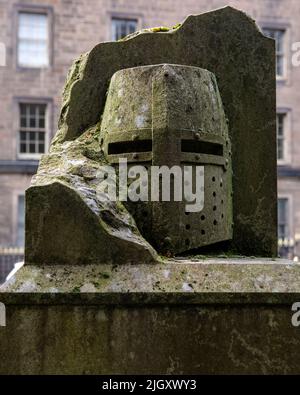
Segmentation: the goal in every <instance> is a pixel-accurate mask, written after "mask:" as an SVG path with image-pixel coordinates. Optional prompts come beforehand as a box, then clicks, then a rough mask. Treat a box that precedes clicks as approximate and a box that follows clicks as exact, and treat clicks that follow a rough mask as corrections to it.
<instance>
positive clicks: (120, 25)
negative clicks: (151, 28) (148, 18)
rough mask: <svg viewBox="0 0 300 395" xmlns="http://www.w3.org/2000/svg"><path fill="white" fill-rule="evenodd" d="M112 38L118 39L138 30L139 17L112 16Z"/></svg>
mask: <svg viewBox="0 0 300 395" xmlns="http://www.w3.org/2000/svg"><path fill="white" fill-rule="evenodd" d="M111 26H112V40H113V41H118V40H120V39H121V38H123V37H125V36H127V35H128V34H131V33H134V32H135V31H136V30H137V26H138V21H137V19H122V18H112V20H111Z"/></svg>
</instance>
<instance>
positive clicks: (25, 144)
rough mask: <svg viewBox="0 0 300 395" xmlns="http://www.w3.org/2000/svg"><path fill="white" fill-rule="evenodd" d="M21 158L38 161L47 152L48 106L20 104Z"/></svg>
mask: <svg viewBox="0 0 300 395" xmlns="http://www.w3.org/2000/svg"><path fill="white" fill-rule="evenodd" d="M19 112H20V117H19V119H20V121H19V156H20V157H22V156H23V157H32V158H35V159H38V158H39V157H40V155H41V154H43V153H44V152H45V150H46V142H47V117H46V115H47V114H46V113H47V105H46V104H41V103H20V104H19Z"/></svg>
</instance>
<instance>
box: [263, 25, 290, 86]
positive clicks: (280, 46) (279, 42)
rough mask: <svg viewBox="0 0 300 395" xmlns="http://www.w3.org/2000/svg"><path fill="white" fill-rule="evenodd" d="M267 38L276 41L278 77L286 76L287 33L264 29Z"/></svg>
mask: <svg viewBox="0 0 300 395" xmlns="http://www.w3.org/2000/svg"><path fill="white" fill-rule="evenodd" d="M263 32H264V34H265V35H266V36H268V37H270V38H273V39H274V40H275V41H276V75H277V77H279V78H283V77H284V76H285V56H284V55H285V53H284V52H285V33H286V31H285V30H284V29H263Z"/></svg>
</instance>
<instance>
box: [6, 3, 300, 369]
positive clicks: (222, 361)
mask: <svg viewBox="0 0 300 395" xmlns="http://www.w3.org/2000/svg"><path fill="white" fill-rule="evenodd" d="M275 96H276V95H275V49H274V41H273V40H271V39H269V38H267V37H265V36H263V35H262V33H261V32H260V31H259V29H258V28H257V26H256V25H255V23H254V22H253V21H252V20H251V19H249V17H247V16H246V15H245V14H244V13H242V12H240V11H238V10H235V9H233V8H231V7H226V8H223V9H219V10H216V11H213V12H209V13H206V14H202V15H199V16H190V17H188V18H187V19H186V20H185V21H184V22H183V24H182V25H177V26H175V27H174V28H170V29H166V28H163V29H160V28H154V29H146V30H144V31H141V32H137V33H134V34H133V35H131V36H128V37H126V38H125V39H123V40H121V41H119V42H116V43H102V44H99V45H97V46H96V47H95V48H94V49H92V51H91V52H89V53H88V54H85V55H83V56H82V57H81V58H80V59H79V60H78V61H76V62H75V63H74V65H73V67H72V69H71V70H70V73H69V75H68V78H67V82H66V86H65V90H64V94H63V107H62V111H61V116H60V120H59V129H58V132H57V134H56V136H55V138H54V140H53V142H52V145H51V148H50V152H49V154H47V155H44V156H43V158H42V160H41V162H40V166H39V169H38V173H37V174H36V175H35V177H34V178H33V180H32V185H31V187H30V188H29V189H28V190H27V192H26V247H25V265H24V267H23V268H22V269H20V270H19V272H17V274H16V275H15V276H13V277H12V278H11V279H10V280H9V281H7V282H6V283H5V284H4V286H3V287H2V288H1V292H0V302H1V303H4V304H5V305H6V314H7V318H6V327H5V328H2V329H1V328H0V345H1V347H0V350H1V351H0V353H1V356H0V357H1V358H0V373H95V374H100V373H268V372H269V373H295V372H298V373H299V371H300V357H299V354H298V352H297V348H298V347H299V345H300V333H299V334H298V332H297V328H294V327H292V325H291V304H292V303H293V302H295V301H296V300H297V298H299V297H300V295H299V286H300V267H299V266H298V265H296V264H293V263H291V262H288V261H282V260H279V259H277V258H276V256H277V235H276V227H277V218H276V200H277V197H276V127H275ZM162 169H169V170H170V169H171V171H169V173H167V175H168V180H169V181H170V185H169V187H170V188H169V190H167V192H168V193H169V195H168V193H167V192H166V190H165V189H164V181H165V180H166V179H164V178H163V177H164V173H163V171H162ZM125 176H126V177H125ZM155 176H156V181H158V182H157V183H155V182H154V181H153V180H154V179H155ZM124 177H125V178H124ZM124 180H125V181H124ZM149 185H150V186H151V188H149ZM193 185H196V187H195V188H196V192H195V188H194V189H193ZM170 191H171V192H170ZM172 191H173V192H172ZM172 193H173V194H172ZM165 194H166V195H168V196H167V199H163V197H164V196H165ZM142 196H143V197H144V199H141V197H142ZM128 197H131V198H130V199H128ZM137 197H139V198H140V199H137ZM291 338H292V339H293V341H291Z"/></svg>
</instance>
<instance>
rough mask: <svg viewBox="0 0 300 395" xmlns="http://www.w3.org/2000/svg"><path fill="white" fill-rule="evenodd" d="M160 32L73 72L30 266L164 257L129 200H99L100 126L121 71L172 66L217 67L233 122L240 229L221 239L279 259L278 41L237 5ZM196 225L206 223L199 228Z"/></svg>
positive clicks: (31, 237)
mask: <svg viewBox="0 0 300 395" xmlns="http://www.w3.org/2000/svg"><path fill="white" fill-rule="evenodd" d="M157 30H159V29H152V30H151V29H148V30H146V31H142V32H139V33H136V34H133V35H132V36H129V37H127V38H126V39H125V40H123V41H120V42H114V43H102V44H99V45H97V46H96V47H95V48H93V50H92V51H91V52H89V53H88V54H86V55H84V56H82V57H81V58H80V59H79V60H78V61H76V62H75V64H74V66H73V68H72V69H71V71H70V73H69V76H68V79H67V82H66V86H65V90H64V99H63V108H62V112H61V116H60V121H59V130H58V132H57V134H56V137H55V139H54V141H53V143H52V145H51V149H50V154H48V155H46V156H44V157H43V159H42V160H41V164H40V168H39V170H38V173H37V176H36V177H35V178H34V180H33V182H32V186H31V188H30V189H29V190H28V191H27V195H26V200H27V203H26V204H27V207H26V252H25V256H26V262H29V263H36V264H45V263H52V264H55V263H63V264H65V263H69V264H76V263H95V262H97V261H98V262H99V259H100V260H101V261H103V260H105V261H106V262H113V261H115V260H116V259H118V257H119V256H120V255H122V257H123V262H124V263H126V262H136V261H142V262H146V261H148V262H155V261H156V260H157V255H156V251H155V250H154V248H153V247H155V248H156V249H157V248H158V250H159V251H158V252H161V251H165V250H166V249H167V247H162V248H161V251H160V249H159V246H158V244H157V243H155V242H154V243H152V245H150V244H149V241H150V242H151V237H150V238H149V237H148V242H147V241H146V240H145V237H144V235H143V234H142V233H140V231H139V229H138V227H137V226H136V224H135V221H134V219H135V218H133V217H132V215H131V214H130V213H129V212H128V211H127V209H126V208H125V207H124V205H123V204H118V203H120V202H117V203H111V202H110V203H109V204H108V203H103V202H102V201H101V202H99V199H98V198H97V191H96V189H97V185H98V184H99V166H100V165H103V163H104V162H105V160H107V158H106V157H105V155H104V153H103V151H101V147H100V130H101V119H102V115H103V111H104V105H105V101H106V97H107V91H108V88H109V84H110V80H111V78H112V76H113V75H114V73H115V72H117V71H118V70H122V69H126V68H132V67H137V66H142V65H155V64H166V63H168V64H181V65H188V66H194V67H198V68H202V69H207V70H209V71H210V72H212V73H213V74H214V75H215V76H216V82H215V84H217V86H218V89H219V91H220V96H221V100H222V102H223V106H224V110H225V114H226V116H227V119H228V128H229V137H230V141H231V145H232V152H231V150H230V152H229V155H232V174H233V177H232V193H233V196H232V199H233V204H232V210H233V214H232V215H233V223H232V227H233V229H232V231H233V234H232V237H223V239H222V238H217V237H216V238H215V239H213V238H211V243H213V241H221V240H226V239H231V241H228V242H227V245H226V246H225V247H224V246H222V248H223V249H224V248H225V250H227V251H234V252H235V253H237V254H241V255H255V256H276V254H277V236H276V235H277V229H276V219H277V212H276V201H277V200H276V131H275V56H274V53H275V52H274V51H275V48H274V42H273V40H271V39H269V38H266V37H265V36H263V35H262V33H261V32H260V31H259V30H258V28H257V26H256V24H255V23H254V21H252V20H251V19H250V18H249V17H247V16H246V15H245V14H244V13H242V12H240V11H237V10H235V9H233V8H230V7H226V8H223V9H220V10H216V11H214V12H210V13H206V14H202V15H198V16H190V17H188V18H187V19H186V20H185V21H184V23H183V24H182V25H181V26H179V27H178V26H177V27H175V28H173V29H170V30H169V31H167V32H165V31H164V32H160V31H157ZM163 30H165V29H163ZM173 99H174V98H173ZM132 101H133V102H134V101H135V98H134V97H132ZM177 109H178V108H177ZM196 110H197V109H196ZM184 111H185V114H184V116H183V113H180V117H178V118H180V119H182V122H185V121H186V120H187V118H188V114H187V112H186V111H188V110H187V109H186V108H185V109H184ZM204 113H205V111H202V114H204ZM154 122H155V117H154ZM212 124H213V120H212ZM199 125H200V124H199V122H198V126H199ZM192 126H193V127H194V126H197V122H195V125H192ZM152 127H153V125H152ZM181 128H184V125H181ZM186 128H187V129H189V126H188V125H186ZM190 130H191V129H190ZM97 177H98V178H97ZM227 183H228V182H227ZM62 197H63V198H62ZM209 200H210V199H209ZM221 200H222V199H221ZM169 207H171V206H169ZM153 210H154V208H153ZM228 210H229V209H228ZM228 210H227V212H228ZM138 222H139V221H138ZM193 231H194V232H201V229H200V228H199V226H197V228H196V229H193V230H191V232H190V233H192V232H193ZM70 235H72V237H70ZM228 235H229V234H228V232H227V236H228ZM165 239H166V240H168V236H166V237H165ZM185 240H186V241H187V245H186V250H189V249H191V248H195V247H197V246H201V243H198V245H197V243H193V242H192V243H191V244H189V240H192V238H190V237H185ZM211 243H210V244H211ZM177 244H178V243H177ZM212 250H213V251H216V250H217V247H214V248H213V249H212ZM176 252H182V248H181V249H179V248H177V247H176V248H175V247H174V248H173V249H172V248H171V253H176Z"/></svg>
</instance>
